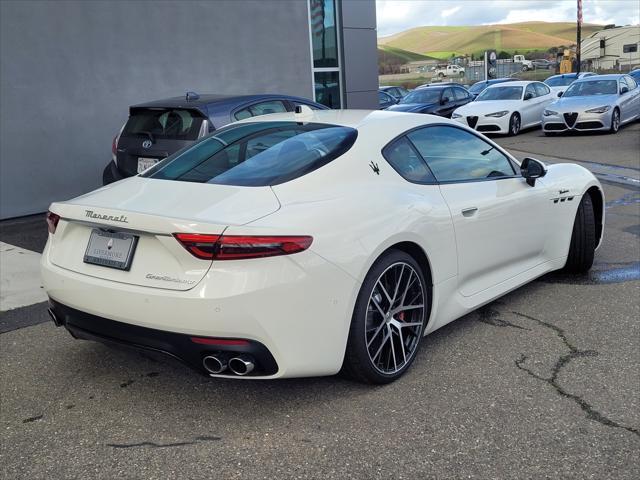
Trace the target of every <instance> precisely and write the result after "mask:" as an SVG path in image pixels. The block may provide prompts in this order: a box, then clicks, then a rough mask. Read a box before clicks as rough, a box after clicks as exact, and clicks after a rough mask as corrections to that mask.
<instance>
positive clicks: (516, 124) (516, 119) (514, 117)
mask: <svg viewBox="0 0 640 480" xmlns="http://www.w3.org/2000/svg"><path fill="white" fill-rule="evenodd" d="M521 126H522V121H521V119H520V114H519V113H518V112H514V113H512V114H511V118H510V119H509V136H510V137H515V136H516V135H518V134H519V133H520V127H521Z"/></svg>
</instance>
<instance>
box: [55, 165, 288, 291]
mask: <svg viewBox="0 0 640 480" xmlns="http://www.w3.org/2000/svg"><path fill="white" fill-rule="evenodd" d="M278 208H280V204H279V202H278V200H277V198H276V196H275V194H274V193H273V191H272V190H271V188H270V187H255V188H247V187H234V186H228V185H210V184H206V183H205V184H199V183H189V182H176V181H168V180H158V179H149V178H141V177H133V178H130V179H127V180H123V181H120V182H117V183H114V184H111V185H107V186H105V187H103V188H101V189H98V190H96V191H94V192H92V193H89V194H87V195H83V196H81V197H77V198H75V199H73V200H69V201H67V202H59V203H54V204H52V205H51V211H52V212H54V213H57V214H58V215H60V216H61V220H60V222H59V224H58V228H57V230H56V232H55V234H54V235H52V236H50V239H49V242H50V248H49V256H50V260H51V262H52V263H53V264H54V265H57V266H59V267H61V268H64V269H67V270H71V271H73V272H76V273H80V274H84V275H89V276H92V277H96V278H101V279H105V280H111V281H116V282H120V283H126V284H131V285H140V286H145V287H152V288H164V289H169V290H189V289H190V288H193V287H194V286H195V285H196V284H197V283H198V282H199V281H200V280H202V278H203V277H204V276H205V275H206V273H207V271H208V270H209V267H210V266H211V261H209V260H201V259H198V258H196V257H194V256H193V255H191V253H189V252H188V251H187V250H186V249H185V248H184V247H183V246H182V245H181V244H180V243H179V242H178V241H177V240H176V239H175V237H174V236H173V234H174V233H179V232H182V233H201V234H222V233H223V232H224V230H225V229H226V228H227V226H230V225H244V224H246V223H249V222H251V221H253V220H256V219H258V218H261V217H263V216H266V215H269V214H270V213H273V212H275V211H276V210H278ZM94 230H97V231H100V232H103V233H104V232H107V233H116V234H121V233H124V234H128V235H134V236H135V237H137V244H136V246H135V250H133V252H132V257H131V263H130V268H129V270H120V269H116V268H110V267H105V266H102V265H95V264H92V263H86V262H85V253H86V252H87V246H88V245H89V240H90V237H91V235H92V232H93V231H94Z"/></svg>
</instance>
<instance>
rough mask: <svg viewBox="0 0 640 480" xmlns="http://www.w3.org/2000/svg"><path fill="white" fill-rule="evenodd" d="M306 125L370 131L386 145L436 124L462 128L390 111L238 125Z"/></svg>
mask: <svg viewBox="0 0 640 480" xmlns="http://www.w3.org/2000/svg"><path fill="white" fill-rule="evenodd" d="M282 121H285V122H286V121H290V122H305V123H324V124H330V125H338V126H342V127H350V128H355V129H357V130H358V131H360V132H363V131H368V132H370V133H373V134H374V135H378V136H381V137H385V138H387V140H385V142H386V141H388V140H390V139H391V138H393V137H395V136H397V135H399V134H400V133H403V132H405V131H407V130H409V129H411V128H414V127H419V126H423V125H429V124H433V123H447V124H451V125H455V126H460V123H459V122H456V121H454V120H450V119H448V118H444V117H439V116H436V115H429V114H424V113H408V112H397V111H389V110H311V111H309V110H307V111H306V112H304V113H302V114H296V113H294V112H286V113H271V114H268V115H260V116H259V117H252V118H247V119H245V120H240V121H239V122H235V123H234V125H237V124H238V123H251V122H282Z"/></svg>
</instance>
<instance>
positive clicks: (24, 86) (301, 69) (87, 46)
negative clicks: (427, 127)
mask: <svg viewBox="0 0 640 480" xmlns="http://www.w3.org/2000/svg"><path fill="white" fill-rule="evenodd" d="M377 88H378V76H377V47H376V12H375V1H374V0H216V1H207V0H204V1H164V2H146V1H131V2H119V1H106V0H93V1H81V0H72V1H68V0H59V1H58V0H51V1H49V0H43V1H41V0H32V1H21V0H3V1H2V2H0V105H1V108H0V218H2V219H6V218H12V217H17V216H22V215H29V214H33V213H39V212H43V211H45V210H46V209H47V207H48V205H49V204H50V203H51V202H52V201H56V200H65V199H68V198H71V197H74V196H77V195H80V194H82V193H85V192H88V191H90V190H93V189H95V188H97V187H99V186H100V185H101V181H102V170H103V169H104V167H105V165H106V164H107V163H108V162H109V160H110V159H111V141H112V139H113V137H114V135H115V134H117V132H118V131H119V129H120V127H121V126H122V125H123V124H124V122H125V121H126V119H127V116H128V107H129V106H130V105H133V104H137V103H142V102H145V101H149V100H155V99H163V98H167V97H173V96H179V95H184V93H185V92H187V91H195V92H198V93H218V94H251V93H281V94H288V95H297V96H301V97H306V98H309V99H312V100H316V101H318V102H320V103H324V104H326V105H328V106H330V107H332V108H377V105H378V99H377Z"/></svg>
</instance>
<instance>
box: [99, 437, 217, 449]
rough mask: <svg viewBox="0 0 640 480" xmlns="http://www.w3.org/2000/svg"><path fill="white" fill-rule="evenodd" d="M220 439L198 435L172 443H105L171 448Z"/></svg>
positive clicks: (113, 445)
mask: <svg viewBox="0 0 640 480" xmlns="http://www.w3.org/2000/svg"><path fill="white" fill-rule="evenodd" d="M219 440H222V437H208V436H200V437H195V438H194V439H193V440H191V441H186V442H174V443H156V442H148V441H147V442H139V443H107V446H108V447H113V448H136V447H152V448H171V447H184V446H186V445H195V444H197V443H201V442H215V441H219Z"/></svg>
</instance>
